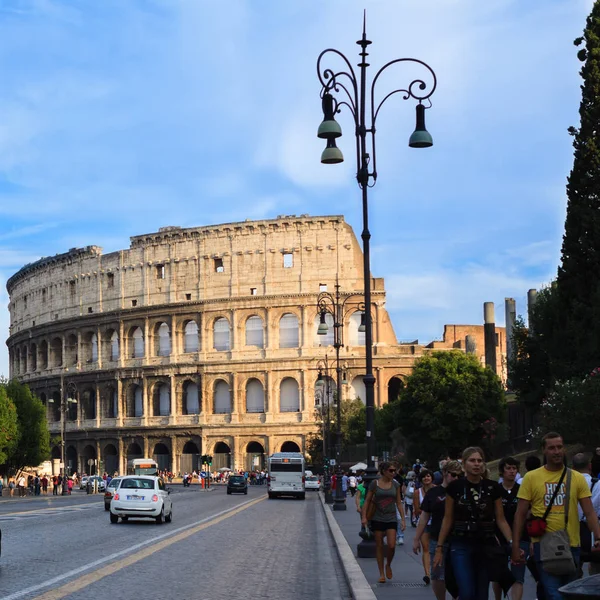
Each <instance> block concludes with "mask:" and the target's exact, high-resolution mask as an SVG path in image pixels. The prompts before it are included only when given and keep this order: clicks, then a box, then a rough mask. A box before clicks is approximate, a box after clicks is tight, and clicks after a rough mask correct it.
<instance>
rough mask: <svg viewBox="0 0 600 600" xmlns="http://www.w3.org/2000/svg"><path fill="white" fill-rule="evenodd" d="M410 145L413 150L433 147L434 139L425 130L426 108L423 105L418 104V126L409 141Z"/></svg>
mask: <svg viewBox="0 0 600 600" xmlns="http://www.w3.org/2000/svg"><path fill="white" fill-rule="evenodd" d="M408 145H409V146H410V147H411V148H430V147H431V146H433V138H432V137H431V134H430V133H429V131H427V129H426V128H425V107H424V106H423V105H422V104H417V126H416V127H415V130H414V131H413V133H412V135H411V136H410V139H409V140H408Z"/></svg>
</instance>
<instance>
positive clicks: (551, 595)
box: [533, 542, 581, 600]
mask: <svg viewBox="0 0 600 600" xmlns="http://www.w3.org/2000/svg"><path fill="white" fill-rule="evenodd" d="M571 552H572V553H573V559H574V560H575V564H576V565H577V566H579V558H580V556H581V548H573V547H572V546H571ZM533 556H534V558H535V562H536V563H537V568H538V572H539V574H540V582H541V584H542V585H543V586H544V591H545V592H546V600H564V596H563V595H562V594H561V593H560V592H559V591H558V588H560V587H562V586H563V585H566V584H567V583H570V582H571V581H575V580H576V579H577V577H578V575H577V572H575V573H573V574H572V575H550V574H549V573H546V571H544V567H543V565H542V561H541V560H540V543H539V542H535V543H534V544H533Z"/></svg>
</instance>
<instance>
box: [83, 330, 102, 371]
mask: <svg viewBox="0 0 600 600" xmlns="http://www.w3.org/2000/svg"><path fill="white" fill-rule="evenodd" d="M81 354H82V356H81V358H82V360H83V362H84V363H86V364H90V363H93V362H96V361H97V360H98V336H97V335H96V332H95V331H88V332H86V333H85V334H84V335H83V336H82V339H81Z"/></svg>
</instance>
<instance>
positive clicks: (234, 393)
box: [229, 373, 240, 423]
mask: <svg viewBox="0 0 600 600" xmlns="http://www.w3.org/2000/svg"><path fill="white" fill-rule="evenodd" d="M238 385H239V379H238V374H237V373H232V374H231V375H230V378H229V387H230V389H231V422H232V423H239V422H240V390H239V389H238Z"/></svg>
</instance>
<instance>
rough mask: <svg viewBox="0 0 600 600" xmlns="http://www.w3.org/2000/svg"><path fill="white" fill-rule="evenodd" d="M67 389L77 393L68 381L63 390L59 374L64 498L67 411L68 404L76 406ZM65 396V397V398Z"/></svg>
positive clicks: (74, 399) (52, 401) (51, 401)
mask: <svg viewBox="0 0 600 600" xmlns="http://www.w3.org/2000/svg"><path fill="white" fill-rule="evenodd" d="M69 389H74V390H75V391H77V386H76V385H75V383H73V382H72V381H70V382H69V383H68V384H67V389H65V376H64V373H61V374H60V450H61V461H62V464H63V467H62V473H61V479H62V491H61V495H63V496H66V495H67V494H68V486H67V485H66V481H67V447H66V445H67V444H66V441H67V423H66V421H67V411H68V410H69V404H77V398H69ZM65 394H66V396H65ZM48 402H49V403H50V404H53V403H54V398H50V399H49V400H48Z"/></svg>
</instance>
